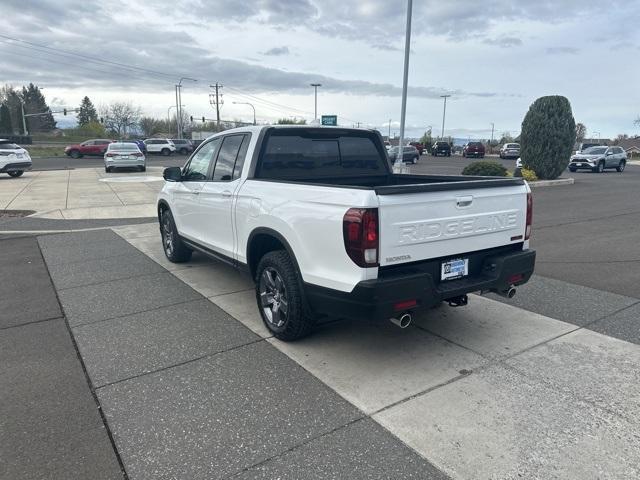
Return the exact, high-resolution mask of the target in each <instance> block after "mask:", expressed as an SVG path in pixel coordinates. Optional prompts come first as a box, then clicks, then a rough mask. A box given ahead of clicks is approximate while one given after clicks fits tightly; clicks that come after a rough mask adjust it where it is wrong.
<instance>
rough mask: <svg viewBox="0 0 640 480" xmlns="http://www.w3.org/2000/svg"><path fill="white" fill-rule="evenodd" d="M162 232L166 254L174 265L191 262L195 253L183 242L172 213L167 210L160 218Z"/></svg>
mask: <svg viewBox="0 0 640 480" xmlns="http://www.w3.org/2000/svg"><path fill="white" fill-rule="evenodd" d="M160 222H161V223H160V232H161V234H162V246H163V249H164V254H165V256H166V257H167V259H169V261H170V262H173V263H183V262H188V261H189V260H191V255H192V254H193V251H192V250H191V249H190V248H187V246H186V245H185V244H184V243H183V242H182V239H181V238H180V235H178V229H177V228H176V223H175V222H174V221H173V215H172V214H171V211H170V210H168V209H166V210H163V211H162V215H161V216H160Z"/></svg>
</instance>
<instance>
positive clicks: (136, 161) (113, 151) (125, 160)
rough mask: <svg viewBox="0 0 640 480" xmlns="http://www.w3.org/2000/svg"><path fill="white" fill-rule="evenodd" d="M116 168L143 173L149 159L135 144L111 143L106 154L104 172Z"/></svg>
mask: <svg viewBox="0 0 640 480" xmlns="http://www.w3.org/2000/svg"><path fill="white" fill-rule="evenodd" d="M116 168H137V169H138V170H140V171H141V172H144V171H145V170H146V169H147V159H146V158H145V156H144V153H142V152H141V151H140V148H138V145H136V144H135V143H133V142H114V143H110V144H109V146H108V147H107V151H106V152H104V171H105V172H107V173H108V172H111V171H112V170H114V169H116Z"/></svg>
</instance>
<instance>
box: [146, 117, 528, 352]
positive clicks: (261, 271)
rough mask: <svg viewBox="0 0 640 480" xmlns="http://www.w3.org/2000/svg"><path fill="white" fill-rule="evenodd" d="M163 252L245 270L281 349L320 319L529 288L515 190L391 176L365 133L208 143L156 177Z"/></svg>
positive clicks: (246, 135)
mask: <svg viewBox="0 0 640 480" xmlns="http://www.w3.org/2000/svg"><path fill="white" fill-rule="evenodd" d="M164 178H165V180H166V183H165V185H164V187H163V189H162V191H161V192H160V194H159V197H158V219H159V222H160V232H161V236H162V243H163V247H164V251H165V254H166V256H167V258H168V259H169V260H170V261H172V262H186V261H188V260H189V259H190V258H191V254H192V252H193V251H194V250H197V251H198V252H202V253H205V254H207V255H210V256H212V257H215V258H218V259H220V260H223V261H225V262H228V263H229V264H231V265H233V266H235V267H238V268H240V269H242V270H244V271H246V272H247V273H248V274H249V275H251V278H252V279H253V280H254V282H255V289H256V301H257V307H258V310H259V312H260V315H261V316H262V319H263V320H264V323H265V325H266V326H267V328H268V329H269V330H270V331H271V332H273V335H274V336H276V337H277V338H280V339H282V340H294V339H297V338H299V337H301V336H303V335H305V334H307V333H309V332H310V330H311V329H312V327H313V324H314V322H315V321H316V319H317V318H319V317H320V316H329V317H336V318H365V319H372V320H379V319H390V320H391V321H393V322H394V323H396V324H398V325H399V326H401V327H406V326H408V325H409V323H410V322H411V315H412V314H413V313H414V312H417V311H419V310H423V309H427V308H430V307H433V306H434V305H436V304H438V303H440V302H443V301H446V302H448V303H449V304H450V305H452V306H460V305H465V304H466V303H467V294H468V293H470V292H474V291H481V292H497V293H499V294H502V295H505V296H508V297H512V296H513V295H514V294H515V288H516V287H517V286H518V285H522V284H523V283H525V282H527V281H528V280H529V278H530V277H531V274H532V273H533V269H534V263H535V252H534V251H533V250H531V249H529V236H530V235H531V217H532V198H531V190H530V189H529V186H528V185H527V183H526V182H525V181H524V180H523V179H522V178H494V177H469V176H464V177H463V176H444V175H400V174H393V173H392V169H391V165H390V163H389V160H388V157H387V154H386V151H385V147H384V143H383V141H382V138H381V137H380V135H379V133H378V132H376V131H370V130H362V129H347V128H340V127H309V126H261V127H246V128H238V129H234V130H227V131H225V132H222V133H219V134H216V135H213V136H211V137H209V138H208V139H207V140H205V141H204V142H203V143H202V144H201V145H200V146H199V147H198V148H197V150H196V151H195V152H194V153H193V154H192V155H191V156H190V158H189V160H188V161H187V163H186V164H185V165H184V167H183V168H179V167H171V168H167V169H166V170H165V171H164Z"/></svg>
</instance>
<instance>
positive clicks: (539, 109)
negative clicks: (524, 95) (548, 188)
mask: <svg viewBox="0 0 640 480" xmlns="http://www.w3.org/2000/svg"><path fill="white" fill-rule="evenodd" d="M575 140H576V122H575V120H574V118H573V113H572V112H571V104H570V103H569V100H567V99H566V98H565V97H562V96H559V95H553V96H548V97H540V98H539V99H537V100H536V101H535V102H533V104H532V105H531V107H529V111H528V112H527V114H526V115H525V117H524V120H523V121H522V132H521V133H520V157H521V158H522V164H523V165H524V166H525V167H527V168H529V169H531V170H533V171H534V172H536V175H537V176H538V178H540V179H543V180H549V179H551V180H552V179H554V178H558V177H559V176H560V174H561V173H562V172H563V171H564V170H565V169H566V168H567V165H568V164H569V159H570V158H571V151H572V150H573V145H574V143H575Z"/></svg>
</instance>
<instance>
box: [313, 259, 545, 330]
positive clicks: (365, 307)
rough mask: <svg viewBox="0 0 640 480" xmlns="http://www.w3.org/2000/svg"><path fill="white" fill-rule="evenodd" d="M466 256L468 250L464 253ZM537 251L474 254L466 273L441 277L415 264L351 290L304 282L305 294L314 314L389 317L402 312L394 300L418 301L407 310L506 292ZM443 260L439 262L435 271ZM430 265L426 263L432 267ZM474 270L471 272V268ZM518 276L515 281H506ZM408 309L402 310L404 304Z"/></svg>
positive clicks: (528, 269)
mask: <svg viewBox="0 0 640 480" xmlns="http://www.w3.org/2000/svg"><path fill="white" fill-rule="evenodd" d="M464 256H466V255H464ZM535 259H536V252H535V251H534V250H521V251H516V252H509V253H499V254H496V255H491V254H489V255H488V256H484V257H478V256H477V255H476V259H475V260H473V257H472V260H470V261H472V262H475V263H476V264H477V265H476V266H475V267H470V275H469V276H468V277H465V278H462V279H458V280H451V281H446V282H440V281H439V280H438V279H437V278H434V276H435V275H434V274H433V269H431V268H429V269H430V270H432V271H431V272H427V271H420V269H419V268H411V269H407V272H406V273H400V274H396V275H392V276H389V277H382V278H378V279H376V280H365V281H362V282H360V283H358V284H357V285H356V286H355V288H354V289H353V291H351V292H340V291H337V290H332V289H328V288H324V287H318V286H316V285H310V284H306V285H305V289H306V294H307V298H308V300H309V303H310V305H311V307H312V308H313V309H314V311H316V312H317V313H322V314H326V315H330V316H333V317H340V318H364V319H369V320H382V319H388V318H391V317H394V316H396V315H398V314H399V313H402V311H403V310H397V309H396V308H395V307H394V306H395V305H396V304H397V303H398V302H406V301H410V300H415V301H416V306H415V307H412V308H409V309H408V310H410V311H412V312H415V311H419V310H422V309H427V308H430V307H432V306H434V305H436V304H438V303H440V302H442V301H444V300H447V299H450V298H455V297H459V296H460V295H465V294H467V293H471V292H476V291H492V292H505V291H507V290H508V289H509V287H510V286H512V285H516V286H517V285H522V284H524V283H526V282H527V281H529V278H531V275H532V274H533V270H534V266H535ZM440 262H441V260H436V261H433V262H429V263H430V264H435V263H437V266H438V270H439V265H440ZM431 266H433V265H430V267H431ZM474 270H475V273H474V272H473V271H474ZM514 275H521V276H522V277H521V278H519V279H518V280H517V281H510V280H511V277H513V276H514ZM405 310H406V309H405Z"/></svg>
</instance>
